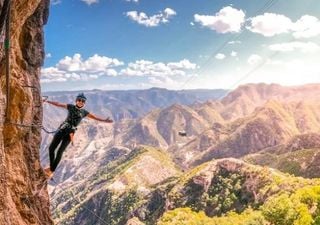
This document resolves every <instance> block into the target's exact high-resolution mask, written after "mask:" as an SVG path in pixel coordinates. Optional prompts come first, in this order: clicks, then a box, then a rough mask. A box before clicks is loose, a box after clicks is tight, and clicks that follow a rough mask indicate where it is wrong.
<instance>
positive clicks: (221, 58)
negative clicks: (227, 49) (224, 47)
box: [215, 53, 226, 60]
mask: <svg viewBox="0 0 320 225" xmlns="http://www.w3.org/2000/svg"><path fill="white" fill-rule="evenodd" d="M215 58H216V59H218V60H223V59H225V58H226V55H225V54H222V53H218V54H216V55H215Z"/></svg>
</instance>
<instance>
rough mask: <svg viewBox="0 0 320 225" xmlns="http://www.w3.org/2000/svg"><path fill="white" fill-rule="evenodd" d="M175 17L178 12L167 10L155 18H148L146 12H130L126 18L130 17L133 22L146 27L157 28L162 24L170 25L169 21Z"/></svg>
mask: <svg viewBox="0 0 320 225" xmlns="http://www.w3.org/2000/svg"><path fill="white" fill-rule="evenodd" d="M175 15H177V13H176V11H174V10H173V9H171V8H166V9H165V10H163V11H161V12H160V13H159V14H155V15H153V16H148V15H147V14H146V13H144V12H137V11H129V12H127V13H126V16H127V17H129V18H130V19H131V20H132V21H135V22H137V23H138V24H140V25H143V26H146V27H157V26H159V25H160V24H165V23H168V22H169V19H171V18H172V17H173V16H175Z"/></svg>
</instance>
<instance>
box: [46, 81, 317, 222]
mask: <svg viewBox="0 0 320 225" xmlns="http://www.w3.org/2000/svg"><path fill="white" fill-rule="evenodd" d="M311 87H312V88H317V87H320V85H318V86H317V85H313V86H312V85H306V86H301V87H282V86H279V85H264V84H258V85H252V84H250V85H244V86H240V87H239V88H238V89H236V90H234V91H233V92H230V93H229V94H228V95H227V96H226V97H225V98H224V99H222V100H221V101H216V100H208V101H206V102H194V103H193V104H189V105H184V104H178V103H175V104H172V105H170V106H168V107H164V108H156V109H153V110H151V111H150V112H145V114H144V115H142V116H141V117H138V118H134V119H133V118H128V119H122V120H120V121H116V122H115V123H113V124H105V123H96V122H95V121H93V120H89V119H86V120H84V121H83V122H82V124H81V125H80V126H79V129H78V130H77V132H76V135H75V144H74V146H70V147H69V148H68V149H67V151H66V152H65V154H64V156H63V160H62V162H61V164H60V165H59V168H58V170H57V171H56V173H55V182H56V183H51V186H50V187H51V188H50V193H51V196H52V198H53V199H54V202H55V203H54V204H55V205H57V207H54V208H53V210H54V215H55V216H54V218H55V220H56V221H59V224H72V223H73V222H74V221H76V223H79V224H81V223H80V221H83V223H82V224H88V221H89V220H90V221H91V220H92V221H95V223H96V224H104V223H103V222H102V221H101V220H99V219H98V220H97V218H96V216H94V215H92V213H90V212H88V210H87V209H88V208H89V209H95V210H96V211H95V214H97V215H99V217H103V218H104V219H105V220H107V224H125V223H127V221H129V219H130V222H128V224H131V223H132V224H139V223H141V222H143V223H146V224H155V223H156V222H157V221H158V222H159V223H164V224H166V223H167V224H170V222H168V221H171V222H172V224H174V223H173V221H174V218H176V217H175V215H179V216H178V217H179V218H180V216H181V217H184V216H185V215H186V213H187V212H190V210H192V212H190V216H194V218H200V217H201V218H202V219H203V221H205V222H204V223H203V224H206V222H208V224H210V223H212V224H219V221H224V222H223V223H222V222H221V224H224V223H226V222H225V221H228V220H229V221H235V220H237V219H239V218H240V219H241V220H246V219H248V220H250V221H251V220H256V219H257V220H261V221H264V222H266V221H267V222H266V223H258V224H268V221H269V219H270V218H268V217H266V216H265V215H264V213H266V211H263V210H259V209H258V208H257V205H256V200H252V199H250V201H249V200H248V199H246V200H245V201H244V202H242V201H241V202H237V201H238V200H239V199H242V197H241V198H240V197H239V196H238V195H236V198H234V196H230V197H229V198H228V200H227V202H230V199H234V200H235V203H234V204H231V205H232V207H234V208H232V207H231V206H230V207H231V208H228V207H226V208H225V210H221V209H220V211H219V210H218V209H215V210H213V211H212V212H210V209H207V208H206V207H205V206H206V205H210V204H211V203H212V201H216V200H215V199H212V198H209V200H208V199H206V196H207V195H210V193H211V192H210V193H207V192H206V193H205V194H204V195H202V194H203V193H202V194H201V195H200V197H199V196H198V197H199V198H198V197H197V198H195V199H194V200H191V199H188V196H193V194H196V193H197V190H198V189H199V186H197V185H195V188H196V189H193V186H192V185H191V186H188V185H186V187H185V188H186V189H184V185H185V184H184V183H183V185H182V184H181V182H180V181H179V180H180V179H182V180H183V179H187V178H182V177H184V175H186V176H189V177H193V175H194V174H196V173H197V171H199V170H201V169H202V168H204V167H205V165H207V164H211V163H213V162H215V163H216V162H224V160H225V159H223V158H229V157H232V158H239V159H243V160H244V161H245V162H249V163H251V164H255V165H262V166H268V167H270V168H273V169H267V168H264V169H263V170H270V171H272V174H273V173H275V174H278V175H279V176H275V177H273V178H272V179H275V180H279V179H281V177H285V179H287V180H286V181H284V183H288V184H289V186H293V187H294V188H293V189H292V191H288V192H287V193H288V195H291V194H294V192H295V190H299V189H300V188H304V187H308V186H310V185H311V186H312V185H318V184H317V183H313V182H316V181H315V180H312V181H311V180H307V179H306V180H303V179H302V178H301V180H299V179H300V178H292V176H289V175H287V174H282V173H279V172H277V171H276V170H275V169H279V170H280V171H283V172H285V173H290V174H292V175H297V176H304V177H306V178H308V177H310V178H316V177H319V175H320V174H319V172H318V169H319V166H318V165H319V164H318V162H319V160H318V158H319V156H318V152H317V151H318V150H319V137H318V135H317V134H319V131H320V116H319V115H320V104H319V103H318V102H319V101H316V100H317V99H319V95H317V92H318V91H317V90H316V91H314V92H312V91H311V89H312V88H311ZM259 88H262V89H263V90H262V91H260V90H259ZM292 90H293V91H292ZM300 90H301V92H302V93H303V94H301V93H296V92H295V91H300ZM273 92H277V94H274V93H273ZM288 93H289V95H288ZM230 96H232V98H231V97H230ZM251 98H254V99H256V100H252V99H251ZM232 99H233V100H232ZM242 105H243V106H244V108H241V107H239V106H242ZM48 107H49V106H48ZM50 107H52V106H50ZM59 110H60V109H59ZM61 111H62V110H61ZM58 115H59V114H58V113H53V115H52V117H51V118H49V119H48V121H50V123H51V122H52V123H54V121H55V120H57V119H56V116H58ZM48 121H47V122H48ZM50 139H51V136H49V135H46V136H44V139H43V151H42V154H41V156H42V159H47V156H46V154H47V153H46V151H47V149H46V148H47V144H48V143H49V142H50ZM140 145H148V146H152V147H155V148H160V149H163V150H161V151H158V150H157V151H156V152H158V153H159V152H161V154H160V155H164V157H163V156H159V154H158V156H156V157H154V154H153V153H150V152H154V150H150V149H149V148H150V147H147V146H144V147H143V148H140V147H138V148H137V146H140ZM141 149H144V150H141ZM146 149H147V150H146ZM151 149H153V148H151ZM143 152H147V153H143ZM144 154H149V155H150V154H151V155H153V156H152V157H151V159H150V157H147V159H146V160H144V161H142V162H143V163H141V164H139V163H138V162H139V160H136V157H138V158H140V156H141V155H144ZM159 158H162V159H164V158H165V160H159ZM217 159H219V160H217ZM226 160H227V161H228V163H227V164H228V165H233V166H230V168H236V170H242V169H243V170H244V171H251V169H249V168H252V170H253V171H254V170H255V169H257V168H261V167H258V166H252V165H249V164H246V163H243V162H241V161H239V160H235V159H232V160H230V159H226ZM43 162H45V160H43ZM127 162H128V163H132V164H131V165H135V163H138V164H139V166H134V167H133V168H137V167H140V168H145V172H141V171H137V170H135V169H133V170H132V169H131V168H130V170H129V172H128V171H127V170H126V168H127V167H126V165H127ZM166 162H170V163H169V164H168V163H166ZM149 163H150V164H152V166H151V165H149ZM239 164H241V165H246V166H244V167H242V166H241V167H240V166H238V165H239ZM122 165H123V166H124V167H122ZM160 165H162V167H161V166H160ZM219 165H220V164H219ZM235 165H237V166H235ZM153 166H156V167H153ZM104 168H105V169H104ZM106 168H108V169H106ZM172 168H175V169H172ZM219 168H220V167H219ZM228 168H229V167H228ZM230 168H229V169H230ZM167 169H168V170H169V171H176V172H168V171H166V170H167ZM193 169H194V170H193ZM229 169H228V170H229ZM181 170H182V171H187V172H184V173H183V174H182V173H181ZM215 170H219V169H217V168H215ZM236 170H231V171H232V174H234V173H235V171H236ZM257 170H259V171H260V169H257ZM263 170H262V171H263ZM130 171H134V172H133V173H131V172H130ZM158 171H159V173H160V174H162V173H164V174H167V175H168V176H162V175H161V176H159V178H161V179H159V180H156V182H153V183H150V182H148V180H149V178H150V177H156V176H158V175H156V174H157V172H158ZM164 171H166V172H164ZM262 171H260V172H259V173H263V172H262ZM211 172H212V171H211ZM208 173H209V172H208ZM108 174H111V175H110V176H109V175H108ZM135 175H137V176H135ZM219 176H221V174H219V175H218V177H219ZM230 176H231V175H230ZM237 176H238V175H237V174H235V175H233V177H237ZM244 176H251V175H248V174H246V175H244ZM268 176H269V175H268ZM115 177H117V178H115ZM100 178H101V179H100ZM131 178H133V180H131ZM291 178H292V179H293V180H294V179H297V180H296V181H295V182H294V184H292V185H291V183H290V182H291V181H290V180H291ZM95 179H97V180H98V181H97V182H96V181H95ZM188 179H189V178H188ZM228 179H229V178H228ZM230 179H231V178H230ZM270 179H271V178H270ZM272 179H271V180H272ZM201 180H203V178H200V181H199V182H203V181H201ZM298 181H299V182H302V183H301V186H299V185H298V186H297V185H296V183H299V182H298ZM305 181H306V182H307V183H305ZM309 181H310V182H311V183H312V184H311V183H308V182H309ZM205 182H208V180H207V181H205ZM219 182H220V181H219V180H218V181H217V183H218V184H219V185H216V186H217V187H219V186H223V185H224V184H221V185H220V183H219ZM179 183H180V184H179ZM257 183H260V181H259V182H258V181H253V184H254V185H256V184H257ZM261 183H263V182H261ZM267 183H268V182H267ZM58 184H59V185H58ZM235 184H236V183H232V184H226V185H227V186H230V185H231V186H234V185H235ZM263 185H265V184H263ZM263 185H262V186H263ZM274 185H276V186H277V185H278V184H272V186H273V188H275V186H274ZM61 186H62V187H64V188H63V189H62V188H61ZM141 187H142V188H141ZM174 187H175V188H174ZM178 187H179V188H178ZM223 187H225V186H223ZM259 188H260V186H259ZM281 188H282V186H281ZM281 188H279V189H281ZM310 188H313V187H310ZM176 189H177V190H178V191H176V192H175V191H174V190H176ZM189 189H190V190H192V191H191V192H187V190H189ZM262 189H263V190H264V191H266V189H265V188H262ZM276 189H277V188H276ZM101 190H104V191H101ZM277 190H278V189H277ZM285 190H286V189H285ZM229 191H230V190H229ZM264 191H262V192H264ZM63 193H67V194H66V195H65V194H63ZM181 193H182V194H181ZM237 193H238V192H237ZM257 193H258V190H257V189H255V190H254V192H253V193H251V194H248V193H247V192H246V193H244V195H245V196H252V195H253V196H255V195H256V194H257ZM277 193H278V192H277ZM277 193H275V195H276V196H274V197H275V198H277V197H279V196H278V194H277ZM171 194H173V195H174V196H176V197H177V198H173V199H174V200H172V201H171V200H170V199H171V197H170V196H171ZM222 195H223V196H224V197H225V194H222ZM272 196H273V192H271V195H270V196H269V195H268V196H267V197H266V198H261V202H260V203H259V204H258V205H259V206H261V207H262V206H263V205H264V204H267V203H268V199H269V197H270V198H273V197H272ZM288 198H289V199H286V201H291V199H290V198H291V197H290V196H289V197H288ZM66 199H70V200H69V201H66ZM75 199H76V200H75ZM254 199H255V197H254ZM236 200H237V201H236ZM276 200H277V199H276ZM276 200H275V201H276ZM192 201H193V203H192V204H191V203H190V202H192ZM219 201H220V200H219ZM248 201H249V202H248ZM65 202H66V203H65ZM175 202H177V204H175ZM180 203H181V204H180ZM189 203H190V204H189ZM196 203H199V204H200V205H196ZM222 203H223V202H219V204H218V205H219V207H222V205H224V203H223V204H222ZM244 203H246V204H244ZM227 205H228V204H227ZM158 206H159V207H158ZM195 206H196V207H198V208H195ZM222 208H223V207H222ZM250 208H252V209H250ZM170 210H173V211H170ZM230 210H231V211H232V210H235V211H236V212H238V213H239V214H236V215H233V214H230V215H229V213H230ZM250 210H253V211H250ZM195 211H196V212H199V213H200V214H197V213H196V212H195ZM105 212H107V214H106V213H105ZM163 213H165V214H164V216H163V218H162V215H163ZM201 213H202V214H201ZM203 213H204V214H203ZM309 216H311V217H312V218H313V219H314V215H309ZM311 217H310V218H311ZM240 219H239V220H240ZM166 221H167V222H166ZM199 221H200V219H199ZM209 221H210V222H209ZM217 221H218V222H217ZM248 223H249V222H248ZM250 223H251V222H250ZM226 224H227V223H226ZM276 224H277V223H276ZM288 224H290V223H288Z"/></svg>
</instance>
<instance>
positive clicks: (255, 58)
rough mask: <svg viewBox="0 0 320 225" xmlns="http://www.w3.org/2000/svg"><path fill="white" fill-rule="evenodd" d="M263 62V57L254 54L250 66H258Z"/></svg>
mask: <svg viewBox="0 0 320 225" xmlns="http://www.w3.org/2000/svg"><path fill="white" fill-rule="evenodd" d="M260 62H262V57H261V56H259V55H256V54H252V55H251V56H250V57H249V58H248V63H249V64H250V65H256V64H258V63H260Z"/></svg>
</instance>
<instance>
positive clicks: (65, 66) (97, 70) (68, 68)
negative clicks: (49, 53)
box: [41, 54, 124, 83]
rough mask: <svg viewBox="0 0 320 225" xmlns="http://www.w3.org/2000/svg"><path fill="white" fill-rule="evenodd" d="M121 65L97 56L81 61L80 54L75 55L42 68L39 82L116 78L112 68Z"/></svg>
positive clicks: (119, 62) (115, 72)
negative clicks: (54, 64) (102, 77)
mask: <svg viewBox="0 0 320 225" xmlns="http://www.w3.org/2000/svg"><path fill="white" fill-rule="evenodd" d="M123 64H124V63H123V62H121V61H119V60H118V59H114V58H109V57H106V56H99V55H97V54H95V55H93V56H91V57H89V58H88V59H86V60H84V59H82V57H81V55H80V54H75V55H74V56H72V57H70V56H66V57H64V58H63V59H61V60H60V61H59V62H58V63H57V64H56V66H54V67H48V68H43V69H42V70H41V75H42V77H41V82H42V83H49V82H63V81H77V80H92V79H97V78H99V77H101V76H117V75H118V72H117V71H116V70H115V69H114V68H115V67H118V66H122V65H123Z"/></svg>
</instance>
